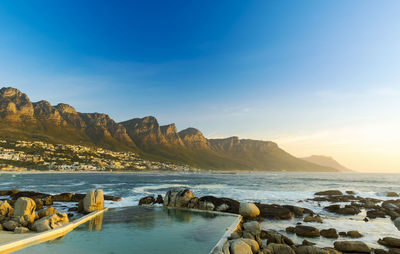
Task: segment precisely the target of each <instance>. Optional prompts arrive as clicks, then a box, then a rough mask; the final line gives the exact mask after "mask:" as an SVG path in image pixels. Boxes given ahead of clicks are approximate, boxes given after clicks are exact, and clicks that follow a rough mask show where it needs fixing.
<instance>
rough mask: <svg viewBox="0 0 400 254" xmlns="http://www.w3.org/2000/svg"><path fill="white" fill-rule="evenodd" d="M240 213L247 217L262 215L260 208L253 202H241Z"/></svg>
mask: <svg viewBox="0 0 400 254" xmlns="http://www.w3.org/2000/svg"><path fill="white" fill-rule="evenodd" d="M239 214H240V215H242V216H243V217H245V218H254V217H257V216H258V215H260V209H258V207H257V206H256V205H255V204H253V203H240V207H239Z"/></svg>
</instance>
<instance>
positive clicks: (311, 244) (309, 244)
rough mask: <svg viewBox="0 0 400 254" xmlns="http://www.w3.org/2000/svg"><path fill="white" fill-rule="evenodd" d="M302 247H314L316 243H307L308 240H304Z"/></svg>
mask: <svg viewBox="0 0 400 254" xmlns="http://www.w3.org/2000/svg"><path fill="white" fill-rule="evenodd" d="M301 245H307V246H313V245H316V243H313V242H310V241H307V239H304V240H303V242H302V243H301Z"/></svg>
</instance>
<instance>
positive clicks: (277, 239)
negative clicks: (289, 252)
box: [267, 232, 294, 246]
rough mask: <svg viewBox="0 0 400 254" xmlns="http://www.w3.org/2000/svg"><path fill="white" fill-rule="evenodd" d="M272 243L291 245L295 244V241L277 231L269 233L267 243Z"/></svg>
mask: <svg viewBox="0 0 400 254" xmlns="http://www.w3.org/2000/svg"><path fill="white" fill-rule="evenodd" d="M271 243H278V244H287V245H289V246H292V245H294V242H293V241H292V240H291V239H290V238H288V237H287V236H285V235H282V234H279V233H277V232H268V233H267V245H268V244H271Z"/></svg>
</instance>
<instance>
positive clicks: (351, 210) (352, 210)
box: [324, 205, 361, 215]
mask: <svg viewBox="0 0 400 254" xmlns="http://www.w3.org/2000/svg"><path fill="white" fill-rule="evenodd" d="M324 209H325V210H327V211H329V212H332V213H337V214H341V215H356V214H359V213H360V212H361V211H360V209H359V208H358V207H355V206H351V205H346V206H344V207H341V206H340V205H330V206H327V207H325V208H324Z"/></svg>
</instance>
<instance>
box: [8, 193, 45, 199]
mask: <svg viewBox="0 0 400 254" xmlns="http://www.w3.org/2000/svg"><path fill="white" fill-rule="evenodd" d="M48 196H51V195H49V194H46V193H40V192H35V191H19V192H16V193H12V194H10V197H11V198H12V199H14V200H16V199H18V198H21V197H25V198H31V199H37V198H46V197H48Z"/></svg>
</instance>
